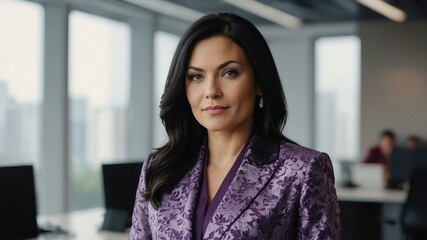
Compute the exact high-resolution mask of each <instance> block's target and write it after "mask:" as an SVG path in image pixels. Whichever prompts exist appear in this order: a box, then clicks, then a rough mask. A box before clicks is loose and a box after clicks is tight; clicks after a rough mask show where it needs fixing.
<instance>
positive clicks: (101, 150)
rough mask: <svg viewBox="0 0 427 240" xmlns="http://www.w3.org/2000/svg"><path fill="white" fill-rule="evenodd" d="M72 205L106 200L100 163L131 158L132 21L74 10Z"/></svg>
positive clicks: (82, 206) (71, 31)
mask: <svg viewBox="0 0 427 240" xmlns="http://www.w3.org/2000/svg"><path fill="white" fill-rule="evenodd" d="M69 24H70V27H69V34H70V36H69V42H70V50H69V52H70V56H69V57H70V60H69V129H70V139H69V149H70V150H69V152H70V153H69V159H70V191H71V192H70V196H71V199H70V207H69V208H70V210H76V209H85V208H90V207H95V206H101V205H102V203H103V201H102V196H103V195H102V184H101V183H102V181H101V180H102V177H101V164H102V163H106V162H117V161H126V160H127V159H126V158H127V131H128V129H127V126H128V124H127V119H128V106H129V84H130V27H129V26H128V25H127V24H125V23H122V22H117V21H113V20H110V19H106V18H103V17H98V16H94V15H90V14H86V13H83V12H79V11H73V12H71V13H70V21H69Z"/></svg>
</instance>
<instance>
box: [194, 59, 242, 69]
mask: <svg viewBox="0 0 427 240" xmlns="http://www.w3.org/2000/svg"><path fill="white" fill-rule="evenodd" d="M231 63H237V64H239V65H242V64H241V63H239V62H238V61H236V60H229V61H227V62H225V63H222V64H221V65H219V66H218V67H217V70H219V69H223V68H225V67H226V66H228V65H229V64H231ZM188 69H193V70H196V71H199V72H204V70H203V68H198V67H195V66H188Z"/></svg>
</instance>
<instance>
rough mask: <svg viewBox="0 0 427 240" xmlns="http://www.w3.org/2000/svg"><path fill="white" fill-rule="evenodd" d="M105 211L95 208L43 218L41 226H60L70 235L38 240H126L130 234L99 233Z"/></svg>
mask: <svg viewBox="0 0 427 240" xmlns="http://www.w3.org/2000/svg"><path fill="white" fill-rule="evenodd" d="M104 213H105V210H104V209H103V208H95V209H89V210H82V211H77V212H71V213H67V214H60V215H55V216H41V217H39V218H38V223H39V225H40V226H43V225H45V224H46V223H50V224H52V225H59V226H60V227H61V228H62V229H64V230H66V231H68V232H69V233H70V234H65V235H40V236H39V237H38V238H37V239H38V240H69V239H73V240H125V239H128V232H126V233H116V232H108V231H99V228H100V226H101V225H102V221H103V219H104Z"/></svg>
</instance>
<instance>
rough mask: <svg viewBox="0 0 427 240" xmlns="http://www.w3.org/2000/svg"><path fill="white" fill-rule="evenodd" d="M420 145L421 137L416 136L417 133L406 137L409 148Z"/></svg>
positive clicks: (415, 147)
mask: <svg viewBox="0 0 427 240" xmlns="http://www.w3.org/2000/svg"><path fill="white" fill-rule="evenodd" d="M419 145H420V139H419V138H418V137H417V136H415V135H411V136H409V137H408V138H407V139H406V148H407V149H411V150H413V149H417V148H418V147H419Z"/></svg>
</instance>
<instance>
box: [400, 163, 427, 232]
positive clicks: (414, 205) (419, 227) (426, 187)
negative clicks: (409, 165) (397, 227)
mask: <svg viewBox="0 0 427 240" xmlns="http://www.w3.org/2000/svg"><path fill="white" fill-rule="evenodd" d="M401 223H402V230H403V232H404V233H405V235H406V237H407V240H419V239H426V236H427V169H422V170H415V171H414V172H413V173H412V175H411V179H410V188H409V193H408V198H407V200H406V203H405V205H404V207H403V211H402V219H401Z"/></svg>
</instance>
